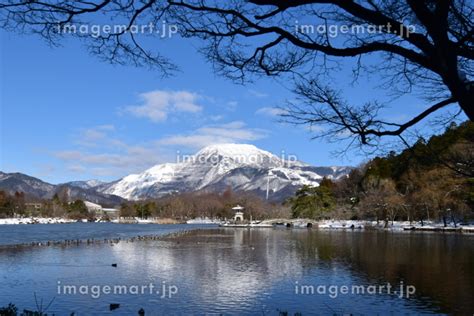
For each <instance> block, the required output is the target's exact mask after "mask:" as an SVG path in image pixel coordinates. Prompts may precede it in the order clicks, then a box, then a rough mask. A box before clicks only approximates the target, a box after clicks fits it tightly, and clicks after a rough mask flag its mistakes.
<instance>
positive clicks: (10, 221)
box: [0, 217, 76, 225]
mask: <svg viewBox="0 0 474 316" xmlns="http://www.w3.org/2000/svg"><path fill="white" fill-rule="evenodd" d="M72 222H76V221H75V220H71V219H66V218H52V217H47V218H43V217H23V218H0V225H16V224H62V223H72Z"/></svg>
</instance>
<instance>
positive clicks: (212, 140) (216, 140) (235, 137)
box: [158, 121, 268, 149]
mask: <svg viewBox="0 0 474 316" xmlns="http://www.w3.org/2000/svg"><path fill="white" fill-rule="evenodd" d="M267 134H268V132H267V131H266V130H263V129H257V128H248V127H247V126H246V124H245V123H244V122H242V121H234V122H230V123H226V124H219V125H209V126H205V127H201V128H198V129H197V130H195V131H194V132H192V133H189V134H186V135H172V136H168V137H165V138H162V139H160V140H159V141H158V143H159V144H162V145H178V146H184V147H188V148H193V149H200V148H202V147H205V146H207V145H211V144H222V143H241V142H249V141H255V140H258V139H261V138H265V137H266V136H267Z"/></svg>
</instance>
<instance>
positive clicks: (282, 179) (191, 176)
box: [0, 144, 352, 205]
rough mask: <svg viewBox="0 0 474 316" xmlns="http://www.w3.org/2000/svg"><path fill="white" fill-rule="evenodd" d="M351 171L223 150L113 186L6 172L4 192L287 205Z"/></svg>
mask: <svg viewBox="0 0 474 316" xmlns="http://www.w3.org/2000/svg"><path fill="white" fill-rule="evenodd" d="M350 170H352V168H351V167H346V166H342V167H336V166H333V167H315V166H311V165H309V164H307V163H304V162H301V161H298V160H295V159H291V160H290V159H284V158H280V157H278V156H276V155H274V154H272V153H271V152H268V151H265V150H262V149H259V148H257V147H256V146H254V145H249V144H219V145H210V146H207V147H204V148H202V149H201V150H199V151H198V152H197V153H196V154H194V155H188V156H183V157H180V159H178V162H176V163H164V164H157V165H154V166H152V167H150V168H148V169H146V170H145V171H143V172H141V173H136V174H130V175H127V176H125V177H123V178H121V179H118V180H115V181H112V182H103V181H100V180H86V181H70V182H66V183H61V184H57V185H55V184H50V183H47V182H45V181H42V180H40V179H38V178H34V177H31V176H28V175H25V174H22V173H4V172H0V189H4V190H7V191H9V192H10V193H14V192H15V191H23V192H25V193H27V194H29V195H31V196H32V197H33V198H36V199H48V198H51V197H52V196H53V195H54V194H56V193H59V192H64V190H67V191H66V192H67V194H68V195H69V196H70V198H71V199H83V200H89V201H91V202H95V203H99V204H105V205H117V204H120V203H121V202H123V201H125V200H141V199H149V198H160V197H163V196H167V195H171V194H177V193H187V192H198V191H207V192H209V191H211V192H222V191H224V190H226V189H227V188H229V187H230V188H232V190H234V191H244V192H251V193H254V194H256V195H258V196H260V197H264V198H266V195H267V186H268V189H269V190H268V191H269V194H268V197H269V199H270V200H273V201H282V200H284V199H285V198H287V197H289V196H291V195H292V194H294V192H295V191H296V190H297V189H298V188H300V187H301V186H303V185H312V186H317V185H318V184H319V182H320V181H321V180H322V179H323V177H328V178H331V179H338V178H340V177H342V176H345V175H347V174H348V173H349V172H350Z"/></svg>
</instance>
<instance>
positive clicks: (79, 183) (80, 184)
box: [64, 179, 107, 189]
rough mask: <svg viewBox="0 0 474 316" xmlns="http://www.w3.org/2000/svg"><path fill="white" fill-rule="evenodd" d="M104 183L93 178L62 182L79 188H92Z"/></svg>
mask: <svg viewBox="0 0 474 316" xmlns="http://www.w3.org/2000/svg"><path fill="white" fill-rule="evenodd" d="M106 183H107V182H104V181H100V180H96V179H93V180H86V181H71V182H67V183H64V184H65V185H70V186H72V187H77V188H81V189H93V188H95V187H98V186H100V185H103V184H106Z"/></svg>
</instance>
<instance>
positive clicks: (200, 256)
mask: <svg viewBox="0 0 474 316" xmlns="http://www.w3.org/2000/svg"><path fill="white" fill-rule="evenodd" d="M38 226H39V225H38ZM64 226H66V225H64ZM142 226H147V225H142ZM155 226H158V225H155ZM167 227H170V226H167ZM171 227H172V226H171ZM175 228H176V229H177V230H183V229H185V228H184V227H181V226H180V227H175ZM0 229H1V228H0ZM115 229H116V230H118V231H121V233H124V232H122V230H128V229H130V228H126V225H123V228H122V226H121V225H119V226H118V227H117V226H116V228H115ZM144 229H151V228H148V227H145V228H144ZM157 229H158V228H155V230H157ZM158 230H159V229H158ZM48 239H51V238H48ZM112 264H116V265H117V266H116V267H114V266H112ZM0 280H1V283H0V284H1V285H0V287H1V288H0V306H5V305H7V304H8V303H9V302H13V303H14V304H16V305H17V306H18V307H19V309H20V310H23V309H25V308H26V309H30V310H40V309H41V310H43V311H44V310H46V306H47V305H49V303H50V302H51V301H52V302H51V304H50V306H49V307H48V308H47V312H48V313H49V314H52V313H55V314H56V315H69V314H71V313H72V312H75V313H76V315H99V314H108V315H137V314H138V310H139V309H141V308H143V309H144V310H145V312H146V315H157V314H158V315H170V314H183V315H187V314H191V313H193V314H239V315H241V314H247V315H254V314H260V315H278V314H279V313H280V311H281V312H288V313H289V315H293V314H295V313H301V314H302V315H314V314H318V315H325V314H331V315H337V314H353V315H361V314H375V313H378V314H389V313H391V314H395V315H396V314H413V313H416V314H435V313H437V314H453V313H456V314H472V313H473V312H474V296H473V295H474V294H473V293H474V236H472V235H460V234H436V233H413V232H406V233H400V232H399V233H395V232H378V231H365V232H362V231H359V232H344V231H318V230H303V229H301V230H298V229H288V230H287V229H252V230H249V229H228V228H226V229H218V228H215V229H209V230H193V231H189V232H186V233H183V234H179V235H177V236H169V237H163V238H162V239H160V240H146V241H135V242H127V241H121V242H119V243H115V244H91V245H87V244H81V245H69V246H50V247H1V248H0ZM387 283H388V284H390V285H391V286H392V289H391V291H390V293H389V292H388V291H387V288H386V287H385V289H382V288H380V287H379V286H382V285H385V286H386V285H387ZM150 284H152V286H154V288H153V290H150V288H151V286H150ZM107 287H109V288H107ZM114 287H115V288H114ZM344 287H345V288H344ZM375 287H377V289H378V290H377V291H375V292H374V288H375ZM73 288H75V290H76V294H74V293H73V291H72V289H73ZM401 288H402V289H404V294H406V290H407V289H409V290H410V292H411V291H412V289H414V288H416V292H415V293H414V294H411V295H410V296H409V297H406V295H403V297H400V296H401V295H400V289H401ZM107 289H108V290H109V291H108V290H107ZM344 289H348V291H345V290H344ZM163 290H164V293H163ZM395 291H397V293H394V292H395ZM79 292H80V293H79ZM158 292H159V293H158ZM35 297H36V299H35ZM41 302H42V304H41ZM110 304H117V305H112V306H111V305H110ZM41 305H42V306H41ZM111 307H112V309H113V310H111Z"/></svg>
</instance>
